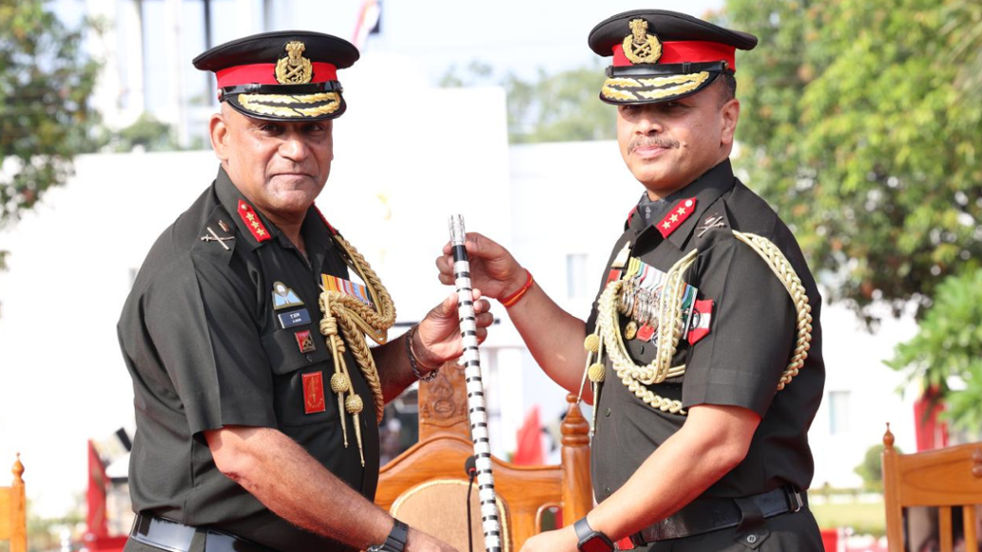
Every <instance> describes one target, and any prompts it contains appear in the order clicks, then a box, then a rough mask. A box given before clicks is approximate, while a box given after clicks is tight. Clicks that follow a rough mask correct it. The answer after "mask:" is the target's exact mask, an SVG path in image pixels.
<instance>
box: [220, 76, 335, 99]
mask: <svg viewBox="0 0 982 552" xmlns="http://www.w3.org/2000/svg"><path fill="white" fill-rule="evenodd" d="M342 91H343V90H342V87H341V83H340V82H338V81H336V80H334V81H325V82H312V83H309V84H239V85H236V86H226V87H224V88H222V89H220V90H219V92H218V101H225V99H226V97H227V96H234V95H236V94H283V95H291V96H292V95H298V94H317V93H319V92H342Z"/></svg>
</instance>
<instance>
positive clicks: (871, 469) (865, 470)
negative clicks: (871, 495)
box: [853, 443, 903, 493]
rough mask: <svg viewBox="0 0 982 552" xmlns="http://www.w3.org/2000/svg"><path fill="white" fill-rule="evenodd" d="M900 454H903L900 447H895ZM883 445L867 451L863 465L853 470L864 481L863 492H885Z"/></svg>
mask: <svg viewBox="0 0 982 552" xmlns="http://www.w3.org/2000/svg"><path fill="white" fill-rule="evenodd" d="M894 448H895V449H896V451H897V453H898V454H903V451H902V450H900V447H894ZM882 456H883V443H877V444H875V445H873V446H871V447H870V448H868V449H866V454H865V455H863V461H862V463H861V464H859V465H858V466H856V467H855V468H853V472H855V473H856V475H858V476H859V477H861V478H862V479H863V490H866V491H870V492H878V493H882V492H883V462H882V460H881V457H882Z"/></svg>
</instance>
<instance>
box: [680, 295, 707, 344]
mask: <svg viewBox="0 0 982 552" xmlns="http://www.w3.org/2000/svg"><path fill="white" fill-rule="evenodd" d="M712 318H713V301H712V299H699V300H697V301H696V302H695V305H693V307H692V314H691V315H690V316H689V322H688V323H687V324H686V326H685V327H686V328H688V329H689V331H688V333H687V334H686V335H685V340H686V341H688V342H689V344H690V345H693V344H695V343H696V342H697V341H699V340H700V339H702V338H704V337H706V336H707V335H709V323H710V322H711V321H712Z"/></svg>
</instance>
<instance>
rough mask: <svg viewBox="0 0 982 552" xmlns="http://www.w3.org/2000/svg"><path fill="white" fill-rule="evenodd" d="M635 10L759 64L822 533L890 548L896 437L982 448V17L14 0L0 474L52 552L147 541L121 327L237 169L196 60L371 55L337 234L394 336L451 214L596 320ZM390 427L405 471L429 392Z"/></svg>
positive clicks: (539, 387)
mask: <svg viewBox="0 0 982 552" xmlns="http://www.w3.org/2000/svg"><path fill="white" fill-rule="evenodd" d="M641 7H657V8H663V9H672V10H677V11H682V12H686V13H690V14H692V15H695V16H699V17H705V18H709V19H712V20H714V21H717V22H719V23H721V24H723V25H726V26H731V27H733V28H737V29H741V30H746V31H749V32H752V33H754V34H756V35H757V36H758V37H759V38H760V44H759V45H758V47H757V48H756V49H755V50H753V51H751V52H739V53H738V54H737V68H738V71H737V80H738V83H739V86H738V90H737V96H738V98H739V99H740V101H741V105H742V111H741V118H740V123H739V127H738V129H737V140H738V148H737V150H736V152H735V154H734V163H735V166H736V168H737V171H738V174H739V176H740V177H741V179H742V180H743V181H744V182H745V183H747V184H748V185H749V186H750V187H751V188H752V189H754V190H755V191H757V192H758V193H759V194H760V195H762V196H763V197H764V198H765V199H767V200H768V201H769V202H771V204H772V205H773V206H774V207H775V208H776V209H777V210H778V212H779V213H780V214H781V216H782V217H783V218H784V219H785V220H786V221H787V222H788V223H789V225H791V227H792V229H793V230H794V231H795V234H796V236H797V237H798V240H799V242H800V243H801V245H802V247H803V249H804V250H805V253H806V255H807V256H808V259H809V262H810V265H811V267H812V271H813V272H814V273H815V275H816V277H817V279H818V280H819V283H820V286H821V289H822V294H823V297H824V299H825V308H824V310H823V313H822V320H821V321H822V325H823V329H824V334H825V343H824V353H825V358H826V365H827V370H828V377H827V382H826V390H825V398H824V400H823V403H822V406H821V409H820V410H819V413H818V416H817V417H816V419H815V421H814V423H813V426H812V428H811V430H810V433H809V436H810V439H811V443H812V446H813V452H814V455H815V460H816V469H815V479H814V481H813V484H812V490H811V493H810V494H811V497H812V499H811V503H812V508H813V510H814V511H815V512H816V515H817V517H818V518H819V521H820V524H821V525H822V527H823V528H824V529H826V530H827V531H829V532H831V534H833V535H835V536H836V538H837V541H836V542H837V544H835V547H836V548H835V549H837V550H880V549H884V548H883V543H882V540H881V539H879V537H881V536H882V534H883V506H882V497H881V494H880V489H879V487H878V485H879V481H880V472H879V451H880V449H881V448H882V446H881V439H882V436H883V433H884V431H885V429H886V423H890V428H891V431H892V432H893V433H894V435H896V438H897V445H898V447H899V448H900V449H901V450H902V451H904V452H913V451H915V450H925V449H930V448H935V447H941V446H946V445H949V444H955V443H960V442H968V441H975V440H978V439H979V438H980V435H979V433H980V428H982V269H980V264H979V263H980V259H982V225H980V217H982V131H980V129H982V5H980V4H979V3H978V2H977V0H940V1H939V0H834V1H829V2H808V1H794V0H697V1H688V2H682V1H680V0H679V1H675V0H672V1H662V2H658V3H657V4H654V5H652V4H649V5H642V4H638V3H636V2H631V3H629V2H626V1H623V0H608V1H606V2H585V1H582V0H566V1H558V0H549V1H542V2H528V1H524V2H520V1H516V0H499V1H498V2H495V3H493V4H487V3H480V4H479V3H469V2H451V1H449V0H413V1H409V0H331V1H329V2H324V1H313V0H310V1H303V0H52V1H41V0H0V269H2V270H0V466H6V465H9V464H12V463H13V462H14V459H15V454H16V453H18V452H19V453H20V454H21V456H20V457H21V461H22V462H23V464H24V465H25V467H26V472H25V474H24V479H25V481H26V488H27V494H28V499H29V507H28V511H29V515H30V531H31V534H30V536H29V544H30V547H31V549H32V550H70V549H79V548H83V547H88V548H89V549H99V548H98V547H99V546H100V544H99V543H105V542H109V541H108V540H107V539H111V537H112V536H113V535H118V534H121V533H125V532H126V531H127V530H128V528H129V519H130V518H129V517H128V515H127V511H128V497H127V493H126V487H125V481H126V452H127V449H128V446H129V439H130V438H131V437H132V432H133V430H134V427H133V409H132V390H131V387H130V381H129V377H128V375H127V373H126V369H125V367H124V365H123V363H122V361H121V357H120V354H119V351H118V345H117V342H116V336H115V323H116V320H117V318H118V315H119V312H120V308H121V306H122V302H123V299H124V298H125V296H126V294H127V292H128V291H129V286H130V285H131V283H132V279H133V278H134V277H135V274H136V271H137V270H138V268H139V266H140V264H141V262H142V260H143V257H144V255H145V254H146V252H147V250H148V249H149V247H150V245H151V244H152V243H153V241H154V240H155V239H156V237H157V236H158V235H159V233H160V232H161V231H162V230H163V229H164V228H165V227H166V226H167V225H169V224H170V223H171V222H172V221H173V220H174V218H176V216H177V215H178V214H179V213H180V212H181V211H183V210H184V209H185V208H187V206H188V205H189V204H190V203H191V201H193V199H194V198H195V197H197V195H198V194H200V193H201V191H202V190H204V188H205V187H206V186H207V185H208V184H209V183H210V182H211V180H212V179H213V178H214V175H215V173H216V172H217V168H218V163H217V161H216V160H215V158H214V156H213V155H212V153H211V152H210V148H209V144H208V138H207V123H208V117H209V115H210V114H211V113H213V112H214V111H215V110H216V109H217V104H216V92H215V82H214V78H213V77H212V76H211V74H210V73H209V74H205V73H202V72H199V71H197V70H195V69H194V68H193V67H192V65H191V59H192V58H193V57H194V56H195V55H197V54H198V53H200V52H202V51H204V50H205V49H206V48H208V47H210V46H213V45H217V44H220V43H222V42H225V41H228V40H231V39H234V38H238V37H241V36H244V35H247V34H251V33H256V32H262V31H268V30H282V29H309V30H316V31H322V32H328V33H331V34H335V35H338V36H341V37H344V38H347V39H350V40H352V41H353V42H355V43H356V44H357V45H358V47H359V49H360V50H361V52H362V57H361V59H360V61H359V62H358V63H356V64H355V65H354V66H353V67H352V68H350V69H347V70H342V71H341V72H340V80H341V82H342V83H343V84H344V86H345V97H346V100H347V102H348V105H349V108H348V112H347V113H346V114H345V116H344V117H342V118H340V119H338V121H337V122H336V125H335V144H336V145H335V154H336V156H335V162H334V166H333V169H332V174H331V177H330V180H329V182H328V184H327V188H326V189H325V192H324V193H323V194H322V195H321V197H320V198H319V199H318V205H319V206H320V208H321V210H322V211H323V212H324V213H325V214H326V216H327V217H328V218H329V219H330V220H331V222H332V224H333V225H334V226H336V227H338V228H340V229H341V230H342V232H344V234H345V235H346V237H347V238H348V239H349V240H350V241H351V242H352V243H354V244H355V245H356V246H357V247H358V248H359V250H360V251H361V252H362V253H364V254H365V256H366V257H367V258H368V259H369V261H370V262H371V263H372V265H373V267H374V268H375V269H376V271H377V272H378V273H379V275H380V277H381V278H382V280H383V281H384V282H385V284H386V286H387V287H388V288H389V290H390V292H391V293H392V295H393V297H394V299H395V301H396V306H397V308H398V321H399V325H398V326H397V327H396V328H394V329H393V331H392V332H390V337H395V336H396V335H397V334H398V333H399V332H401V331H403V330H404V329H405V328H407V327H408V326H409V325H410V324H411V323H412V322H414V321H416V320H418V319H419V318H421V317H422V315H423V314H424V313H425V312H426V310H428V309H429V308H430V307H432V306H433V305H435V304H436V303H437V302H438V301H440V300H441V299H442V298H443V297H445V295H446V294H447V293H449V291H450V290H449V289H447V288H445V287H443V286H441V285H440V284H439V283H438V282H437V281H436V270H435V267H434V265H433V260H434V258H435V257H436V255H437V254H438V253H439V251H440V248H441V247H442V244H443V243H445V242H446V241H447V239H448V233H447V218H448V216H449V215H450V214H452V213H462V214H464V215H465V218H466V221H467V228H468V230H474V231H480V232H482V233H484V234H487V235H489V236H491V237H493V238H495V239H496V240H498V241H500V242H502V243H503V244H505V245H506V246H508V247H509V248H510V249H511V250H512V252H513V253H514V254H515V255H516V257H517V258H519V259H520V261H521V262H522V263H523V264H524V265H525V266H527V267H528V268H529V269H530V270H531V271H532V273H534V274H535V277H536V280H537V281H539V282H540V283H541V284H542V286H543V287H544V289H546V291H547V292H549V293H550V295H551V296H552V297H553V298H554V299H555V300H556V301H557V302H558V303H560V304H561V305H562V306H564V307H565V308H567V309H568V310H569V311H570V312H572V313H574V314H577V315H579V316H583V317H585V316H586V315H587V314H588V312H589V308H590V303H591V301H592V299H593V297H594V295H595V293H596V291H597V286H598V284H599V275H600V273H601V271H602V268H603V265H604V263H605V261H606V259H607V256H608V254H609V251H608V248H609V247H610V244H611V243H612V242H613V240H614V239H615V238H616V237H617V236H618V235H619V234H620V229H621V225H622V223H623V219H624V216H625V214H626V213H627V212H628V210H629V209H630V208H631V207H632V206H633V205H634V203H635V202H636V201H637V199H638V198H639V197H640V194H641V192H642V188H641V187H640V186H639V185H638V183H637V182H636V181H634V180H633V178H632V177H631V175H630V173H629V172H628V171H627V170H626V168H625V167H624V165H623V163H622V161H621V159H620V156H619V153H618V150H617V146H616V143H615V142H614V141H613V138H614V111H613V108H612V107H610V106H607V105H605V104H603V103H602V102H600V101H599V100H598V99H597V94H598V92H599V88H600V84H601V82H602V81H603V68H604V67H605V66H606V64H607V63H606V60H601V59H599V58H597V57H596V56H595V55H594V54H593V53H592V52H591V51H590V50H589V48H588V47H587V45H586V36H587V33H588V32H589V30H590V29H591V28H592V27H593V25H595V24H596V23H598V22H599V21H601V20H602V19H604V18H606V17H608V16H610V15H612V14H614V13H617V12H619V11H624V10H628V9H635V8H641ZM495 313H496V315H497V316H498V318H499V320H500V323H499V324H498V325H496V326H495V327H494V328H492V332H491V335H490V337H489V339H488V341H487V342H486V343H485V345H484V346H483V347H482V365H483V368H484V371H485V384H486V385H487V387H488V393H487V394H488V401H489V408H490V422H491V426H492V446H493V449H494V451H495V453H496V454H497V455H498V456H500V457H502V458H509V459H513V460H515V461H517V462H523V463H533V464H534V463H542V462H549V463H552V462H556V461H557V454H558V442H557V441H558V427H559V422H560V416H561V415H562V413H563V412H564V411H565V408H564V407H565V401H564V396H565V393H564V392H563V391H562V390H561V389H559V388H558V387H557V386H555V385H554V384H553V383H552V382H551V381H550V380H548V379H547V378H545V376H543V375H542V374H541V373H540V372H539V370H538V369H537V367H536V366H535V362H534V360H533V359H532V358H531V356H530V355H529V354H528V353H527V351H525V349H524V347H523V346H522V344H521V340H520V339H519V337H518V335H517V333H516V332H515V330H514V328H513V327H512V326H511V325H510V323H509V321H508V319H507V315H506V314H505V313H504V310H503V309H501V308H500V306H497V305H496V306H495ZM506 389H507V392H505V390H506ZM587 417H588V418H589V414H587ZM382 427H383V436H384V442H385V443H386V445H385V452H386V454H387V457H391V456H393V455H395V454H398V452H400V451H401V450H404V449H405V448H406V447H408V446H409V445H410V444H412V442H413V441H414V439H415V427H416V410H415V394H414V392H413V391H412V390H410V391H409V392H407V394H406V395H405V396H404V397H402V398H400V399H399V400H397V401H395V402H394V403H393V404H392V405H390V407H389V408H388V409H387V412H386V418H385V419H384V420H383V422H382ZM383 461H385V459H384V458H383ZM8 463H9V464H8ZM4 473H6V472H4ZM0 484H6V478H5V476H2V475H0ZM100 539H101V540H100ZM3 546H4V545H3V544H0V550H4V549H3V548H2V547H3Z"/></svg>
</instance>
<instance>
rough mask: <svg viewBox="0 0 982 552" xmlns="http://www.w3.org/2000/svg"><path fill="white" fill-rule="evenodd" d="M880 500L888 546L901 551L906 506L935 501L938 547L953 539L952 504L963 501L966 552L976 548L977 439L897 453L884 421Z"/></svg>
mask: <svg viewBox="0 0 982 552" xmlns="http://www.w3.org/2000/svg"><path fill="white" fill-rule="evenodd" d="M883 502H884V504H885V505H886V529H887V543H888V546H889V550H890V552H903V551H904V549H905V547H904V539H905V531H904V516H903V511H904V509H905V508H908V507H911V506H936V507H937V508H938V538H939V542H940V546H941V551H942V552H951V551H952V549H953V545H954V542H953V541H954V536H953V532H952V507H954V506H961V507H962V521H963V526H964V528H965V530H964V537H965V548H964V550H965V551H966V552H978V546H977V543H978V537H979V535H978V534H977V532H976V523H977V521H976V515H977V513H976V510H977V509H978V508H979V505H980V504H982V443H971V444H965V445H957V446H952V447H945V448H942V449H937V450H929V451H924V452H918V453H913V454H900V453H898V452H897V450H896V449H895V448H893V433H891V432H890V426H889V424H888V425H887V430H886V433H884V435H883Z"/></svg>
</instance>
